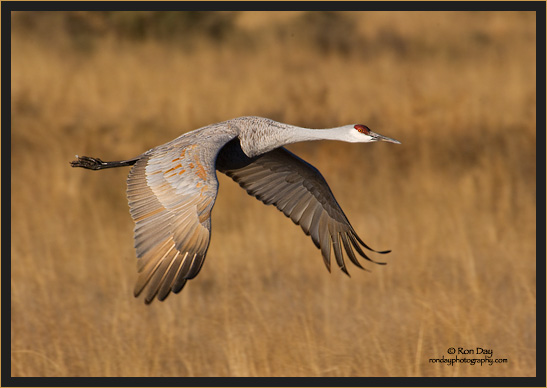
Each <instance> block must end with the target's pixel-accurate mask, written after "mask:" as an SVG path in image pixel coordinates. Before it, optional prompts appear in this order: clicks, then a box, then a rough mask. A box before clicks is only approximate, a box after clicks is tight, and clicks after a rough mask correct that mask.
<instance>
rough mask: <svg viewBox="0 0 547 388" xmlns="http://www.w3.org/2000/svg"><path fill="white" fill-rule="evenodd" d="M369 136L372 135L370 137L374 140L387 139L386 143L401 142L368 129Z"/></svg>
mask: <svg viewBox="0 0 547 388" xmlns="http://www.w3.org/2000/svg"><path fill="white" fill-rule="evenodd" d="M370 136H372V138H373V139H374V140H375V141H387V142H388V143H395V144H401V142H400V141H398V140H395V139H392V138H390V137H387V136H382V135H379V134H377V133H375V132H372V131H370Z"/></svg>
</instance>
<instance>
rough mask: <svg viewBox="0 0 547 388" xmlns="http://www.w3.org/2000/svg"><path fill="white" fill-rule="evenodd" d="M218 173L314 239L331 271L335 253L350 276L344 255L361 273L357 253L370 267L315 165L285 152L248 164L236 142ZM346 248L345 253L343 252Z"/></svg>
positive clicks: (226, 152)
mask: <svg viewBox="0 0 547 388" xmlns="http://www.w3.org/2000/svg"><path fill="white" fill-rule="evenodd" d="M217 169H218V170H219V171H221V172H223V173H225V174H226V175H228V176H229V177H231V178H232V179H233V180H234V181H236V182H237V183H239V185H240V186H241V187H243V188H244V189H245V190H246V191H247V192H248V193H249V194H250V195H253V196H255V197H256V198H257V199H259V200H261V201H262V202H264V203H265V204H266V205H275V206H276V207H277V208H278V209H279V210H281V211H282V212H283V214H285V215H286V216H287V217H289V218H290V219H291V220H292V221H293V222H294V223H295V224H297V225H300V226H301V227H302V230H304V233H306V234H307V235H309V236H311V238H312V240H313V242H314V244H315V245H316V246H317V248H319V249H321V254H322V256H323V260H324V262H325V265H326V267H327V269H328V270H329V271H330V258H331V252H332V251H334V257H335V259H336V262H337V264H338V266H339V267H340V269H341V270H342V271H344V272H345V273H346V274H348V275H349V273H348V271H347V269H346V265H345V263H344V258H343V253H342V252H343V250H345V251H346V254H347V256H348V257H349V259H350V260H351V262H352V263H354V264H355V265H356V266H358V267H359V268H362V269H365V268H363V267H362V266H361V264H360V263H359V261H358V260H357V257H356V255H355V252H354V249H355V251H357V253H358V254H359V255H361V256H362V257H363V258H365V259H366V260H368V261H371V262H374V263H377V264H385V263H379V262H376V261H374V260H372V259H370V258H369V257H368V256H367V255H366V254H365V252H364V251H363V249H362V247H364V248H366V249H368V250H370V251H373V252H377V253H388V252H390V251H382V252H379V251H375V250H373V249H371V248H370V247H368V246H367V245H366V244H365V243H364V242H363V241H362V240H361V239H360V238H359V236H358V235H357V233H356V232H355V230H354V229H353V227H352V226H351V224H350V223H349V221H348V219H347V217H346V215H345V214H344V212H343V211H342V209H341V208H340V205H339V204H338V202H337V201H336V199H335V198H334V195H333V194H332V192H331V190H330V188H329V186H328V184H327V182H326V181H325V179H324V178H323V176H322V175H321V173H320V172H319V171H318V170H317V169H316V168H315V167H313V166H312V165H311V164H309V163H307V162H306V161H304V160H302V159H301V158H299V157H298V156H296V155H294V154H293V153H291V152H290V151H288V150H287V149H285V148H283V147H281V148H277V149H275V150H273V151H270V152H267V153H265V154H263V155H261V156H258V157H255V158H252V159H250V158H248V157H247V156H246V155H245V154H244V153H243V152H242V151H241V147H240V145H239V141H238V140H237V139H236V140H233V141H231V142H230V143H228V144H227V145H226V146H225V147H224V148H223V149H222V150H221V152H220V154H219V157H218V160H217ZM342 247H343V249H342Z"/></svg>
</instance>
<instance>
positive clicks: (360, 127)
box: [353, 124, 370, 135]
mask: <svg viewBox="0 0 547 388" xmlns="http://www.w3.org/2000/svg"><path fill="white" fill-rule="evenodd" d="M353 128H355V129H356V130H358V131H359V132H361V133H364V134H365V135H368V134H369V132H370V129H368V127H367V126H366V125H363V124H357V125H355V126H354V127H353Z"/></svg>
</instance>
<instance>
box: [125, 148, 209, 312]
mask: <svg viewBox="0 0 547 388" xmlns="http://www.w3.org/2000/svg"><path fill="white" fill-rule="evenodd" d="M203 159H204V155H203V148H202V147H200V146H199V145H196V144H193V145H189V146H185V147H184V146H180V147H158V148H156V149H153V150H151V151H149V153H145V154H144V155H143V156H142V158H141V159H139V160H138V161H137V162H136V163H135V165H134V166H133V167H132V169H131V172H130V173H129V177H128V178H127V198H128V201H129V207H130V212H131V217H133V220H134V221H135V248H136V251H137V257H138V272H139V277H138V280H137V283H136V285H135V296H138V295H139V294H140V293H141V292H142V291H143V290H144V289H145V288H147V290H146V293H145V302H146V303H150V302H151V301H152V300H153V299H154V297H156V296H157V298H158V299H159V300H163V299H165V298H166V297H167V296H168V295H169V293H170V292H171V291H173V292H175V293H177V292H179V291H180V290H181V289H182V288H183V287H184V285H185V283H186V281H187V280H188V279H192V278H193V277H195V276H196V275H197V274H198V272H199V270H200V269H201V266H202V265H203V261H204V260H205V254H206V253H207V248H208V247H209V237H210V230H211V219H210V215H211V209H212V208H213V205H214V202H215V198H216V194H217V189H218V181H217V178H216V172H215V168H214V159H213V160H211V161H209V160H203ZM205 159H208V158H205Z"/></svg>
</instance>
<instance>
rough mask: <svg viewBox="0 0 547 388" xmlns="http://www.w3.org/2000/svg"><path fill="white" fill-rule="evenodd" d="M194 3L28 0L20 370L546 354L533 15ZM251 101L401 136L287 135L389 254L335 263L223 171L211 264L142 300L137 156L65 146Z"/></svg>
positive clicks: (18, 252)
mask: <svg viewBox="0 0 547 388" xmlns="http://www.w3.org/2000/svg"><path fill="white" fill-rule="evenodd" d="M141 16H142V15H141ZM145 16H146V15H145ZM175 16H176V15H175ZM179 16H180V15H179ZM183 16H184V17H180V18H179V19H177V18H176V17H175V22H173V21H172V20H171V21H170V22H168V21H163V20H160V21H157V20H156V21H155V22H154V23H156V24H155V25H154V26H155V27H154V28H152V27H150V25H152V24H151V23H152V21H150V20H152V19H150V20H149V19H147V18H144V17H143V18H142V20H137V21H135V19H136V18H137V17H138V16H135V15H134V14H123V13H120V14H115V15H106V16H105V15H100V14H90V13H86V12H82V13H73V14H66V13H57V14H56V13H48V14H35V13H32V14H21V13H16V14H14V15H13V31H12V58H11V65H12V90H11V96H12V132H11V172H12V176H11V201H12V206H11V210H12V214H11V236H12V238H11V280H12V284H11V373H12V376H183V377H185V376H534V375H535V373H536V370H535V360H536V350H535V342H536V325H535V318H536V314H535V307H536V294H535V290H536V288H535V284H536V268H535V255H536V205H535V203H536V194H535V190H536V180H535V174H536V164H535V156H536V151H535V146H536V134H535V114H536V110H535V103H536V100H535V92H536V89H535V77H536V68H535V55H536V54H535V17H534V14H532V13H525V12H524V13H517V12H499V13H497V12H476V13H467V12H446V13H442V12H439V13H437V12H434V13H432V12H428V13H422V12H413V13H404V12H363V13H359V12H347V13H335V14H320V13H311V14H310V13H303V12H297V13H286V12H278V13H272V14H266V13H261V12H252V13H246V12H244V13H235V14H232V13H219V14H215V15H208V16H207V15H205V16H204V15H201V14H200V15H183ZM147 23H149V24H147ZM185 23H186V24H185ZM120 26H122V27H120ZM173 26H177V27H176V28H175V27H173ZM164 27H165V28H164ZM162 28H164V29H162ZM177 28H178V29H177ZM244 115H258V116H264V117H269V118H272V119H274V120H277V121H282V122H286V123H291V124H295V125H300V126H307V127H312V128H321V127H330V126H337V125H343V124H350V123H356V122H361V123H364V124H367V125H368V126H370V128H371V129H372V130H374V131H377V132H379V133H381V134H383V135H386V136H389V137H393V138H396V139H398V140H400V141H401V143H402V144H401V145H394V144H388V143H376V144H346V143H341V142H313V143H302V144H295V145H292V146H290V147H289V148H290V149H291V150H292V151H293V152H295V153H297V154H298V155H299V156H301V157H302V158H304V159H306V160H307V161H309V162H310V163H312V164H313V165H315V166H316V167H317V168H318V169H319V170H320V171H321V172H322V173H323V175H324V177H325V178H326V179H327V181H328V182H329V185H330V187H331V189H332V191H333V192H334V194H335V195H336V197H337V199H338V201H339V203H340V205H341V206H342V208H343V209H344V211H345V212H346V214H347V216H348V218H349V220H350V221H351V222H352V224H353V226H354V228H355V229H356V231H357V232H358V233H359V234H360V236H361V237H362V238H363V240H364V241H365V242H366V243H367V244H369V245H370V246H372V247H374V248H376V249H392V252H391V253H390V254H388V255H385V256H380V255H376V256H373V257H374V258H376V259H385V260H386V261H387V262H388V264H387V265H385V266H379V265H374V264H371V263H368V262H367V263H365V266H366V267H367V268H368V269H370V270H371V272H365V271H362V270H360V269H358V268H356V267H355V266H353V265H351V264H349V265H350V267H348V269H349V271H350V274H351V278H348V277H347V276H345V275H344V274H343V273H342V272H341V271H339V270H338V268H337V267H336V266H333V270H332V273H331V274H329V273H328V272H327V271H326V270H325V266H324V265H323V263H322V259H321V254H320V251H319V250H317V249H316V248H315V246H314V245H313V243H312V241H311V239H310V238H309V237H307V236H305V235H304V233H302V231H301V229H300V228H299V227H298V226H295V225H293V223H292V222H291V221H290V220H289V219H287V218H285V217H284V216H283V215H282V214H281V213H280V212H278V211H277V210H276V209H275V208H274V207H272V206H269V207H266V206H264V205H263V204H262V203H260V202H259V201H257V200H256V199H254V198H252V197H250V196H248V195H247V194H246V193H245V191H243V190H242V189H241V188H240V187H239V186H238V185H237V184H235V183H234V182H232V181H231V180H230V179H229V178H227V177H225V176H220V177H219V181H220V189H219V197H218V200H217V202H216V205H215V207H214V210H213V217H212V225H213V232H212V239H211V245H210V248H209V252H208V255H207V260H206V262H205V265H204V268H203V270H202V271H201V273H200V275H199V276H198V277H197V278H196V279H194V280H192V281H191V282H189V283H188V284H187V285H186V287H185V289H184V290H183V291H182V292H181V293H180V294H178V295H171V296H170V297H169V298H168V299H167V300H166V301H165V302H157V301H155V302H154V303H152V304H151V305H149V306H146V305H145V304H144V303H143V300H142V299H135V298H134V297H133V295H132V292H133V291H132V290H133V284H134V281H135V279H136V260H135V252H134V248H133V222H132V220H131V217H130V215H129V212H128V205H127V201H126V198H125V188H126V187H125V179H126V176H127V174H128V172H129V169H128V168H125V169H112V170H106V171H101V172H94V171H88V170H83V169H72V168H70V166H69V162H70V161H71V160H73V159H74V155H75V154H78V155H88V156H95V157H100V158H102V159H103V160H121V159H127V158H130V157H134V156H136V155H139V154H140V153H142V152H144V151H146V150H147V149H149V148H152V147H155V146H157V145H159V144H162V143H164V142H167V141H169V140H171V139H173V138H175V137H177V136H179V135H180V134H181V133H183V132H186V131H189V130H192V129H196V128H199V127H201V126H204V125H207V124H210V123H214V122H218V121H222V120H226V119H230V118H234V117H238V116H244ZM541 276H543V275H541ZM450 348H455V349H458V348H462V349H473V350H475V351H476V350H477V348H483V349H491V350H492V359H493V360H499V359H505V360H506V361H505V362H500V363H498V362H496V363H494V364H493V365H487V364H484V365H482V366H481V365H479V364H475V365H471V363H463V362H461V363H456V364H454V365H447V364H446V363H439V362H433V361H430V359H437V358H443V357H444V358H445V359H447V358H451V357H454V356H456V355H457V356H458V358H459V359H461V358H463V357H468V358H473V357H475V358H481V359H484V355H483V354H475V355H469V354H468V355H466V356H464V355H461V354H459V355H458V354H455V355H451V354H449V349H450Z"/></svg>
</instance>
